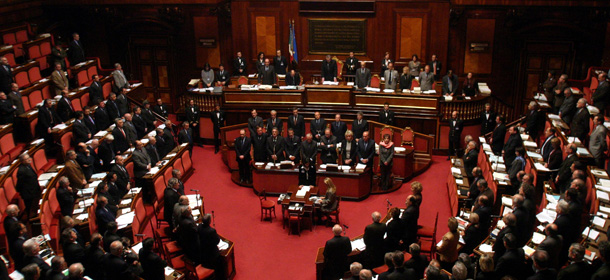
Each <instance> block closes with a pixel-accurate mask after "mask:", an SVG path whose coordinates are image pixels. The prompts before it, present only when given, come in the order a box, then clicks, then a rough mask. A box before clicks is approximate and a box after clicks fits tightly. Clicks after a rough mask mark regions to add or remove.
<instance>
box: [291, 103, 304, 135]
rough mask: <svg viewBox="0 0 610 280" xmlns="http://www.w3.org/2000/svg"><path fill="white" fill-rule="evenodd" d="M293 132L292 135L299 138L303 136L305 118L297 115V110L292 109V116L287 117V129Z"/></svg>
mask: <svg viewBox="0 0 610 280" xmlns="http://www.w3.org/2000/svg"><path fill="white" fill-rule="evenodd" d="M291 128H292V129H293V130H294V135H295V136H297V137H299V138H301V137H303V136H305V118H304V117H303V115H299V108H297V107H293V108H292V115H290V116H289V117H288V129H291Z"/></svg>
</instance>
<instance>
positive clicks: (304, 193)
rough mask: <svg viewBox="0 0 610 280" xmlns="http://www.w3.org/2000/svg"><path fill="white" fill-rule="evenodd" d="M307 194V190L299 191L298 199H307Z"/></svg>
mask: <svg viewBox="0 0 610 280" xmlns="http://www.w3.org/2000/svg"><path fill="white" fill-rule="evenodd" d="M306 194H307V191H305V190H298V191H297V194H296V196H297V197H298V198H303V197H305V195H306Z"/></svg>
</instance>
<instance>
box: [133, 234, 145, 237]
mask: <svg viewBox="0 0 610 280" xmlns="http://www.w3.org/2000/svg"><path fill="white" fill-rule="evenodd" d="M135 236H138V237H145V236H146V234H142V233H136V234H135Z"/></svg>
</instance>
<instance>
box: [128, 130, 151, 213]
mask: <svg viewBox="0 0 610 280" xmlns="http://www.w3.org/2000/svg"><path fill="white" fill-rule="evenodd" d="M131 159H132V160H133V163H134V165H133V176H134V177H135V180H136V182H135V185H136V187H145V188H144V189H143V190H142V191H143V194H144V197H143V198H144V199H145V201H146V200H148V199H152V197H153V196H154V193H153V192H154V190H153V189H152V188H151V189H148V190H147V189H146V187H147V186H148V184H146V183H145V181H144V180H143V179H142V178H143V177H144V175H146V173H147V172H148V171H150V169H151V168H152V166H153V165H152V161H151V159H150V156H149V155H148V152H146V149H144V145H143V144H142V142H140V141H139V140H138V141H136V149H135V150H134V151H133V153H132V155H131Z"/></svg>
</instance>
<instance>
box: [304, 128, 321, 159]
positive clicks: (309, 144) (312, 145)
mask: <svg viewBox="0 0 610 280" xmlns="http://www.w3.org/2000/svg"><path fill="white" fill-rule="evenodd" d="M317 154H318V143H317V142H316V141H314V140H313V135H311V133H307V135H306V136H305V141H303V142H301V160H302V161H305V160H307V161H309V162H311V163H312V164H313V165H316V159H317Z"/></svg>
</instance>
